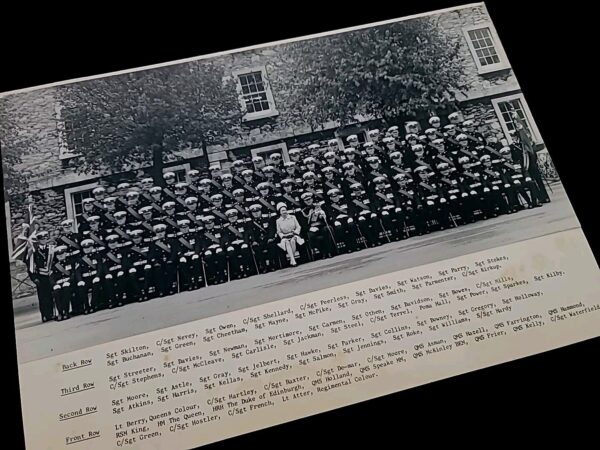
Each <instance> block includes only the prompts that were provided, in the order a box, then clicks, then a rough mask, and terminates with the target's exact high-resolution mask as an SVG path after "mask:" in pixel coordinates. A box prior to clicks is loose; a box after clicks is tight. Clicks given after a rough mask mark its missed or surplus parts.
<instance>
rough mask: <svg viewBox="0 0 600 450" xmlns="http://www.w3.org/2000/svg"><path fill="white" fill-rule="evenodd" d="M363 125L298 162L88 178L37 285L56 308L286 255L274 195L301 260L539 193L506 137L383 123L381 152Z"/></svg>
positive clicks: (157, 288)
mask: <svg viewBox="0 0 600 450" xmlns="http://www.w3.org/2000/svg"><path fill="white" fill-rule="evenodd" d="M454 128H456V127H454ZM454 128H450V130H453V129H454ZM374 131H375V132H377V134H378V131H377V130H372V131H371V132H370V133H369V137H370V138H371V139H372V140H371V141H369V142H367V143H365V144H363V145H357V146H354V145H350V146H349V148H346V149H343V150H339V148H338V150H337V151H334V150H329V149H328V150H327V151H323V149H320V148H319V149H317V148H316V147H314V146H312V147H310V146H309V148H307V149H306V150H305V151H306V152H309V153H310V154H311V155H313V154H314V155H315V156H306V154H305V155H304V158H303V160H302V161H301V163H300V164H296V163H294V161H290V162H288V163H285V164H282V163H281V162H278V161H279V160H280V155H279V154H277V153H275V154H271V155H270V156H269V160H270V161H269V163H270V164H268V165H267V164H264V160H263V161H262V164H261V159H260V158H257V157H255V158H253V161H252V164H253V168H252V169H249V168H247V167H249V166H250V164H246V163H245V162H244V161H240V160H237V161H234V162H233V164H232V167H231V173H230V174H222V173H221V170H220V168H219V167H211V168H210V175H209V176H207V177H206V178H202V177H201V176H200V173H199V172H198V171H195V170H192V171H190V172H189V173H188V174H187V179H188V180H189V183H181V182H177V181H176V180H175V174H173V173H169V172H167V173H165V175H164V184H163V186H162V187H160V186H154V185H153V180H152V179H144V180H141V183H140V188H138V189H132V188H131V186H129V185H127V184H121V185H119V186H118V187H117V190H116V195H113V196H107V195H106V191H105V189H104V188H97V189H95V190H94V192H93V197H92V198H89V199H85V200H84V201H83V206H82V208H83V213H82V215H81V216H80V217H79V227H78V232H77V233H75V232H74V231H73V223H72V222H71V221H69V220H67V221H64V222H63V224H62V229H61V232H60V235H59V236H58V237H57V238H56V243H57V244H58V246H57V247H55V254H56V257H55V258H54V264H53V266H52V269H51V272H52V275H51V276H50V278H51V282H50V284H51V285H52V290H53V301H54V304H55V307H56V310H57V311H58V313H57V316H58V317H59V318H66V317H68V316H69V314H78V313H88V312H91V311H95V310H98V309H102V308H104V307H114V306H118V305H121V304H123V303H125V302H130V301H143V300H147V299H149V298H151V297H154V296H164V295H169V294H173V293H175V292H178V291H182V290H193V289H197V288H200V287H203V286H206V285H210V284H218V283H223V282H225V281H228V280H232V279H239V278H244V277H247V276H250V275H254V274H258V273H265V272H269V271H272V270H276V269H278V268H281V267H285V266H287V261H286V258H285V253H284V252H282V251H281V250H280V249H279V247H278V246H277V243H278V242H279V237H278V236H277V233H276V226H275V221H276V219H277V216H278V211H277V205H278V204H280V203H281V202H283V203H285V204H286V206H287V208H288V210H289V211H290V212H291V213H293V214H295V215H296V217H297V219H298V221H299V223H300V224H301V229H302V231H301V234H302V235H303V237H304V238H305V240H306V241H307V245H306V246H304V248H303V251H304V252H303V259H304V260H305V261H307V260H312V259H315V258H324V257H331V256H333V255H335V254H337V253H340V252H352V251H357V250H360V249H361V248H368V247H374V246H377V245H380V244H383V243H386V242H391V241H392V240H399V239H404V238H407V237H410V236H412V235H421V234H423V233H429V232H431V231H434V230H438V229H445V228H450V227H455V226H458V225H460V224H461V223H469V222H473V221H476V220H479V219H485V218H488V217H495V216H497V215H499V214H505V213H512V212H516V211H518V210H519V209H522V208H523V207H529V208H531V207H535V206H539V205H541V203H542V202H545V201H548V199H546V198H544V194H543V192H542V189H543V184H542V186H541V188H540V186H539V184H538V183H536V181H535V180H534V179H533V178H532V177H531V176H530V174H529V172H528V171H527V170H525V169H524V168H523V166H522V165H521V164H519V163H517V162H515V161H514V159H517V158H515V154H516V155H519V153H518V152H519V149H518V148H517V147H513V148H511V147H500V148H499V149H496V148H494V147H493V146H490V145H488V143H487V142H485V141H484V140H482V139H481V138H479V137H477V136H475V137H473V135H471V136H468V137H467V139H468V140H467V141H466V145H465V144H463V143H462V142H463V141H464V140H463V139H462V138H460V139H458V140H454V139H453V138H452V137H449V135H448V134H447V132H446V133H444V134H443V135H442V137H435V136H433V135H432V136H431V137H432V139H430V142H428V143H425V144H423V143H411V141H412V140H413V139H414V138H415V137H414V136H411V135H410V134H409V135H408V136H406V138H405V139H404V140H402V141H401V142H400V143H399V145H400V148H401V150H398V149H397V148H398V147H397V146H396V144H395V141H394V145H393V146H392V145H391V144H392V142H391V141H390V140H389V139H390V138H392V139H394V137H393V133H394V132H395V131H397V129H396V128H395V127H392V128H390V130H388V132H387V133H386V134H387V135H388V136H387V137H386V138H384V139H383V140H384V141H385V143H384V144H385V147H387V149H384V148H381V147H378V146H377V145H376V144H377V141H378V139H377V137H376V133H374ZM428 134H432V133H428ZM459 136H460V134H459ZM386 139H387V140H386ZM416 139H417V141H419V138H418V137H416ZM356 140H357V139H356V136H350V137H349V139H348V142H349V143H352V142H355V141H356ZM421 142H422V141H421ZM336 143H337V141H336ZM408 146H410V147H408ZM318 147H319V146H318ZM333 147H334V145H333V142H331V148H332V149H333ZM296 153H300V151H298V152H296V151H294V150H291V151H290V159H293V158H294V157H295V156H293V155H295V154H296ZM328 153H334V155H333V156H334V157H335V158H336V161H337V163H336V161H334V160H331V156H332V155H330V154H328ZM311 158H312V159H311ZM382 161H385V163H383V162H382ZM406 161H409V162H406ZM319 168H320V170H319ZM257 174H259V175H257Z"/></svg>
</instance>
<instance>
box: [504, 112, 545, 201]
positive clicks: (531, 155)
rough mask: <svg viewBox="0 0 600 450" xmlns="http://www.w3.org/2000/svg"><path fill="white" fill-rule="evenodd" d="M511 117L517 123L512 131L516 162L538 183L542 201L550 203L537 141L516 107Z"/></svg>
mask: <svg viewBox="0 0 600 450" xmlns="http://www.w3.org/2000/svg"><path fill="white" fill-rule="evenodd" d="M511 118H512V120H513V123H514V124H515V130H514V131H513V132H512V133H511V134H512V138H513V141H514V142H513V144H512V146H511V147H512V149H513V159H514V161H515V162H516V163H518V164H521V165H522V166H523V170H524V171H525V173H526V174H527V175H529V176H530V177H531V179H532V180H533V182H534V183H535V184H536V186H537V188H538V192H539V193H540V200H541V202H542V203H549V202H550V197H549V196H548V191H547V190H546V186H544V180H543V178H542V174H541V173H540V168H539V166H538V163H537V152H536V150H535V143H534V142H533V139H532V138H531V133H530V132H529V129H528V127H527V125H526V124H525V122H524V121H523V119H522V118H521V117H520V116H519V114H517V112H516V111H514V109H513V111H511Z"/></svg>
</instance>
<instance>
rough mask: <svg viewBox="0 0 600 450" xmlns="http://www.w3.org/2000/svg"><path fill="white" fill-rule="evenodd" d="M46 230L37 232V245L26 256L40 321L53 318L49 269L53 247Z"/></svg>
mask: <svg viewBox="0 0 600 450" xmlns="http://www.w3.org/2000/svg"><path fill="white" fill-rule="evenodd" d="M49 238H50V236H49V234H48V232H47V231H39V232H38V233H37V245H35V247H34V250H33V252H32V254H31V255H30V256H29V257H28V258H27V260H26V262H27V265H28V272H29V278H31V280H32V281H33V282H34V283H35V287H36V290H37V296H38V305H39V309H40V314H41V316H42V322H47V321H49V320H53V319H54V318H55V316H54V299H53V297H52V283H51V281H50V271H51V268H52V262H53V248H52V246H50V244H49Z"/></svg>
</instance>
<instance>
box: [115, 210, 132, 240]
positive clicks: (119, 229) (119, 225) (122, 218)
mask: <svg viewBox="0 0 600 450" xmlns="http://www.w3.org/2000/svg"><path fill="white" fill-rule="evenodd" d="M114 217H115V220H116V222H115V224H114V225H113V229H112V232H111V234H116V235H117V236H119V239H122V240H123V241H124V242H126V241H127V240H129V235H128V234H127V231H129V229H130V227H129V224H128V223H127V213H126V212H125V211H117V212H116V213H115V214H114Z"/></svg>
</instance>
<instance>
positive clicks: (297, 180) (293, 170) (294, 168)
mask: <svg viewBox="0 0 600 450" xmlns="http://www.w3.org/2000/svg"><path fill="white" fill-rule="evenodd" d="M284 168H285V177H284V178H289V179H291V180H293V181H294V184H295V185H296V188H299V187H300V186H301V185H302V173H300V170H299V169H298V165H297V164H296V163H295V162H293V161H289V162H286V163H285V164H284Z"/></svg>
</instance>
